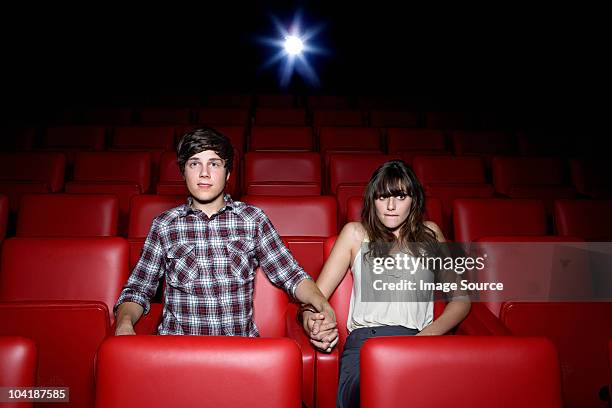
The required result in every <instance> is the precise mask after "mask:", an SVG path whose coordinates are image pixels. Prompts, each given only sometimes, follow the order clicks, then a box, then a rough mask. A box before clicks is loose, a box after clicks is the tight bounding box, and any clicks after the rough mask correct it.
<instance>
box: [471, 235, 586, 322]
mask: <svg viewBox="0 0 612 408" xmlns="http://www.w3.org/2000/svg"><path fill="white" fill-rule="evenodd" d="M471 249H472V250H473V253H472V256H473V257H476V256H483V257H484V259H485V260H484V261H483V263H484V268H482V269H480V270H478V271H475V273H474V274H473V275H471V276H468V279H470V280H473V281H475V282H482V283H487V282H493V283H497V282H499V283H502V284H503V291H491V290H484V291H480V292H479V293H478V295H479V296H478V301H479V302H481V303H483V304H484V305H485V306H486V307H487V308H488V309H489V310H490V311H491V313H493V314H494V315H495V316H496V317H499V314H500V310H501V305H502V304H503V302H504V301H508V300H512V301H537V302H544V301H558V300H560V299H562V300H564V301H584V300H589V299H592V298H593V296H594V293H595V292H594V290H593V289H594V288H593V286H594V282H593V274H592V271H591V269H590V262H589V255H588V246H587V245H586V244H585V243H584V241H583V240H582V239H581V238H577V237H561V236H554V235H549V236H537V235H534V236H511V235H510V236H488V237H481V238H479V239H478V240H477V243H476V245H472V246H471Z"/></svg>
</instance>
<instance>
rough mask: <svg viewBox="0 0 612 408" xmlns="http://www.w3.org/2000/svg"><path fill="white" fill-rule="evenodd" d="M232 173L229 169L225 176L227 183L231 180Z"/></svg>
mask: <svg viewBox="0 0 612 408" xmlns="http://www.w3.org/2000/svg"><path fill="white" fill-rule="evenodd" d="M230 174H232V172H231V171H228V172H227V175H226V176H225V182H226V183H227V182H228V181H229V178H230Z"/></svg>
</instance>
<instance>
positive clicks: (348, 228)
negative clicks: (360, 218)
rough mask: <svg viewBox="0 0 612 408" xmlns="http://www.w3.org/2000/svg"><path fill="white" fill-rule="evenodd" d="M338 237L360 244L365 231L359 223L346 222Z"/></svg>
mask: <svg viewBox="0 0 612 408" xmlns="http://www.w3.org/2000/svg"><path fill="white" fill-rule="evenodd" d="M340 235H341V236H344V237H345V238H346V239H347V240H350V241H356V242H359V243H361V242H362V241H363V239H364V238H365V236H366V230H365V228H363V225H361V223H360V222H348V223H346V224H345V225H344V227H343V228H342V232H341V233H340Z"/></svg>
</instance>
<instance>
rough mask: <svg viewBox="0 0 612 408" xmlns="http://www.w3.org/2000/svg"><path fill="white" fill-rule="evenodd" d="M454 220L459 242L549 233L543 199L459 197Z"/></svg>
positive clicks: (454, 209)
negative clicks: (547, 231)
mask: <svg viewBox="0 0 612 408" xmlns="http://www.w3.org/2000/svg"><path fill="white" fill-rule="evenodd" d="M453 221H454V226H455V241H457V242H471V241H475V240H477V239H478V238H481V237H484V236H496V235H546V213H545V210H544V204H543V203H542V201H540V200H519V199H513V200H503V199H469V198H461V199H456V200H455V202H454V208H453Z"/></svg>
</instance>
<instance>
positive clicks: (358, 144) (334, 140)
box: [319, 126, 381, 154]
mask: <svg viewBox="0 0 612 408" xmlns="http://www.w3.org/2000/svg"><path fill="white" fill-rule="evenodd" d="M319 147H320V149H321V153H322V154H325V153H326V152H328V151H342V152H346V151H351V150H357V151H364V150H366V151H381V137H380V133H379V131H378V129H376V128H367V127H327V126H325V127H322V128H321V131H320V132H319Z"/></svg>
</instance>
